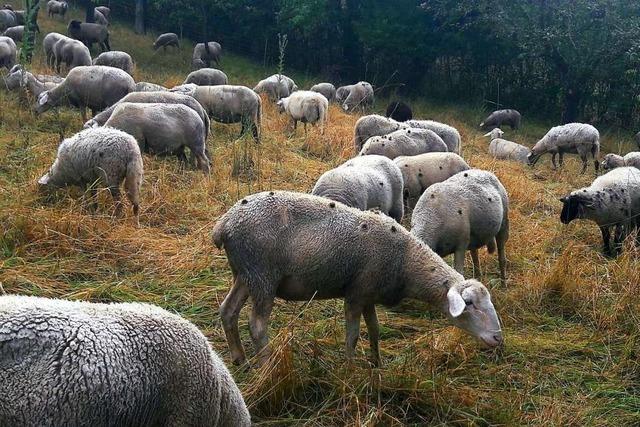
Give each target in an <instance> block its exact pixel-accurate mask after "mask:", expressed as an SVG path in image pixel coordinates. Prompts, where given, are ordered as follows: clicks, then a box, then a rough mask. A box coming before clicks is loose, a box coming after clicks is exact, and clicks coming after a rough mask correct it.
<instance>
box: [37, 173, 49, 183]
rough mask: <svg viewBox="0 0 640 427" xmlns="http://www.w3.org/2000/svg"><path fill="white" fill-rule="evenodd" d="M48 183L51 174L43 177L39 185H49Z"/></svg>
mask: <svg viewBox="0 0 640 427" xmlns="http://www.w3.org/2000/svg"><path fill="white" fill-rule="evenodd" d="M48 183H49V174H48V173H46V174H44V175H42V176H41V177H40V179H39V180H38V184H40V185H47V184H48Z"/></svg>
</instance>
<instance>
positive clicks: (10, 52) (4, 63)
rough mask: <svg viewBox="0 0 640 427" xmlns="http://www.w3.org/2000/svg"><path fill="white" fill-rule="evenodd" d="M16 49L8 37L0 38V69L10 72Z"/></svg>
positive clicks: (14, 61)
mask: <svg viewBox="0 0 640 427" xmlns="http://www.w3.org/2000/svg"><path fill="white" fill-rule="evenodd" d="M17 52H18V49H17V47H16V43H15V42H14V41H13V39H11V38H10V37H5V36H0V69H1V68H3V67H4V68H6V69H7V70H10V69H11V68H12V67H13V65H14V64H15V63H16V59H17Z"/></svg>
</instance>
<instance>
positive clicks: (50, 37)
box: [42, 33, 69, 68]
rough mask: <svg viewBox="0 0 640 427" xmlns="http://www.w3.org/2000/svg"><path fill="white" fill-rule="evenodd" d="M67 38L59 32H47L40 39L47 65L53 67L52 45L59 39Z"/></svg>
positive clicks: (53, 54) (53, 53)
mask: <svg viewBox="0 0 640 427" xmlns="http://www.w3.org/2000/svg"><path fill="white" fill-rule="evenodd" d="M64 38H69V37H67V36H65V35H62V34H60V33H49V34H47V35H46V36H44V38H43V39H42V50H43V51H44V56H45V62H46V63H47V67H49V68H53V67H54V66H55V52H54V46H55V45H56V43H58V42H59V41H60V40H61V39H64Z"/></svg>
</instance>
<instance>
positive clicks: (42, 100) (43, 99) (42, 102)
mask: <svg viewBox="0 0 640 427" xmlns="http://www.w3.org/2000/svg"><path fill="white" fill-rule="evenodd" d="M47 101H49V92H46V91H45V92H42V94H40V97H39V98H38V104H39V105H45V104H46V103H47Z"/></svg>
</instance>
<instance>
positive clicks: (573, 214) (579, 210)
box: [560, 189, 593, 224]
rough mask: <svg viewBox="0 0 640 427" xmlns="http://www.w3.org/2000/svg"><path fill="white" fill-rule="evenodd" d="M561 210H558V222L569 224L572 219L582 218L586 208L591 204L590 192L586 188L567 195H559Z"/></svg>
mask: <svg viewBox="0 0 640 427" xmlns="http://www.w3.org/2000/svg"><path fill="white" fill-rule="evenodd" d="M560 201H561V202H562V212H560V222H562V223H563V224H569V223H570V222H571V221H573V220H574V219H580V218H584V215H585V212H586V210H587V209H588V208H590V207H592V206H593V199H592V198H591V194H590V193H588V192H587V190H586V189H583V190H581V192H575V191H574V192H573V193H571V194H569V195H567V196H564V197H561V198H560Z"/></svg>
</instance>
